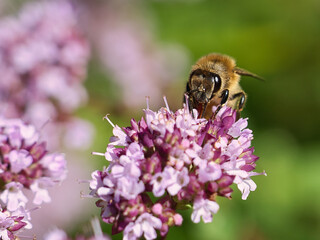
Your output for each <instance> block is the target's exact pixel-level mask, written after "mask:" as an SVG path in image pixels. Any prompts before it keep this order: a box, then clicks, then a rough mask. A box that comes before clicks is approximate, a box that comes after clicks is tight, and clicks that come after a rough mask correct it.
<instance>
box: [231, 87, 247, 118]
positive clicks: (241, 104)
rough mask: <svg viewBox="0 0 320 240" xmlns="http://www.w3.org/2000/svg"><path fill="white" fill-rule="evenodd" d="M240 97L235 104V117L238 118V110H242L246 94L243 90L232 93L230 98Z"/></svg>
mask: <svg viewBox="0 0 320 240" xmlns="http://www.w3.org/2000/svg"><path fill="white" fill-rule="evenodd" d="M235 98H240V100H239V102H238V106H237V119H239V118H240V112H241V111H242V110H243V107H244V104H245V102H246V95H245V94H244V92H239V93H236V94H234V95H233V96H232V97H231V99H235Z"/></svg>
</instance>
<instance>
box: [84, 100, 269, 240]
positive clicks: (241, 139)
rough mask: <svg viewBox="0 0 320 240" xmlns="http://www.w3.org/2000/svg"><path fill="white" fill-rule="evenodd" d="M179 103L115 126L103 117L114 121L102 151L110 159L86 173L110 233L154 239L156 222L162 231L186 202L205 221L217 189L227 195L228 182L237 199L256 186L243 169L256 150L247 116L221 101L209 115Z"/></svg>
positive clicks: (249, 169)
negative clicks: (235, 189) (239, 115)
mask: <svg viewBox="0 0 320 240" xmlns="http://www.w3.org/2000/svg"><path fill="white" fill-rule="evenodd" d="M187 109H188V107H187V106H185V107H184V108H183V109H180V110H178V111H177V112H175V113H173V112H171V111H170V110H169V107H168V106H167V107H166V108H161V109H160V110H159V111H158V112H153V111H151V110H150V109H149V107H148V108H147V109H146V110H145V118H142V119H141V120H140V121H139V122H137V121H135V120H134V119H132V120H131V126H129V127H126V128H122V129H121V128H120V127H119V126H116V125H113V124H112V123H111V122H110V120H109V119H108V118H107V117H106V118H107V119H108V120H109V122H110V123H111V124H112V125H113V127H114V128H113V135H114V136H112V137H111V139H110V143H109V144H108V146H107V150H106V152H105V154H103V155H104V156H105V158H106V159H107V160H108V161H110V164H109V166H108V167H107V168H105V169H104V170H103V171H95V172H93V173H92V180H91V182H90V189H91V192H90V195H92V196H93V197H96V198H99V200H98V201H97V202H96V205H97V206H98V207H99V208H101V217H102V219H103V221H105V222H106V223H110V224H113V234H115V233H118V232H121V231H123V234H124V238H123V239H138V238H140V237H142V236H144V238H146V239H155V238H156V237H157V232H156V230H158V231H159V232H160V235H161V236H165V235H166V234H167V233H168V230H169V228H170V227H172V226H177V225H181V224H182V220H183V219H182V216H181V215H180V214H179V213H177V210H179V209H185V208H187V207H188V206H192V208H193V212H192V215H191V219H192V221H193V222H195V223H198V222H199V221H200V219H201V218H202V219H203V221H204V222H206V223H207V222H211V221H212V216H213V214H215V213H216V212H217V211H218V209H219V205H218V203H217V202H216V200H217V197H218V196H222V197H227V198H230V196H231V193H232V189H231V187H230V185H231V184H232V183H236V184H237V186H238V188H239V190H240V191H241V192H242V199H246V198H247V197H248V195H249V193H250V191H254V190H255V189H256V184H255V183H254V182H253V180H251V176H254V175H257V174H261V173H255V172H252V171H253V170H254V169H255V166H256V164H255V162H256V161H257V160H258V157H257V156H255V155H253V151H254V149H253V147H251V140H252V139H253V135H252V131H251V130H250V129H248V128H247V124H248V123H247V119H239V120H237V121H236V112H235V111H234V110H232V109H231V108H229V107H226V106H224V107H222V109H221V110H220V111H219V112H218V113H217V114H216V116H215V118H214V119H210V120H206V119H198V118H197V112H196V111H195V110H194V112H193V114H191V113H190V112H189V111H188V110H187ZM96 154H97V155H99V153H96ZM262 174H264V173H262ZM152 195H153V196H152Z"/></svg>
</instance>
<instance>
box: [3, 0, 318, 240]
mask: <svg viewBox="0 0 320 240" xmlns="http://www.w3.org/2000/svg"><path fill="white" fill-rule="evenodd" d="M27 2H30V1H22V0H19V1H17V0H16V1H11V0H1V3H0V9H1V10H0V11H1V16H2V17H4V16H8V15H12V14H16V13H17V12H19V10H20V9H21V7H23V5H24V4H26V3H27ZM72 3H73V6H74V8H75V10H76V13H77V17H78V21H79V26H80V27H81V29H82V31H83V33H84V35H85V36H86V37H87V38H88V39H89V42H90V46H91V59H90V62H89V65H88V69H87V71H88V73H87V77H86V80H85V82H84V86H85V88H86V89H87V91H88V96H89V97H88V101H87V104H86V105H83V106H82V107H80V108H79V109H78V110H77V111H76V112H75V113H74V114H75V115H76V116H77V117H80V118H82V119H86V120H87V121H89V122H91V124H92V125H93V126H94V128H95V132H96V134H95V137H94V140H93V143H92V145H91V147H89V148H87V149H80V150H72V151H71V150H68V149H65V148H62V150H60V151H65V152H66V156H67V159H72V161H71V160H70V163H69V172H72V175H71V176H70V177H69V180H68V182H67V183H68V184H70V185H67V184H66V187H65V188H63V186H61V187H60V190H59V189H58V190H56V192H54V195H53V196H52V199H53V203H52V204H51V205H50V204H48V207H47V209H46V207H43V208H42V209H40V210H37V211H35V212H34V213H32V214H33V219H35V220H34V221H36V219H38V225H37V224H36V222H35V223H34V229H33V230H32V231H34V232H32V233H26V235H28V234H29V236H30V235H32V234H39V235H41V234H43V233H44V232H46V231H48V230H50V229H52V228H53V226H57V227H60V228H64V229H65V230H66V231H67V232H68V233H69V234H71V235H75V234H76V233H77V232H82V231H86V229H87V228H89V221H90V218H91V217H92V216H93V215H98V214H99V212H98V210H97V209H96V208H95V205H94V200H93V199H86V198H85V199H82V198H81V197H80V191H81V190H82V191H83V192H84V193H86V192H88V189H87V184H86V183H84V184H80V185H79V184H78V183H77V180H78V179H80V180H84V179H90V173H91V172H92V171H93V170H94V169H98V168H99V169H100V168H102V166H103V165H104V164H106V161H105V160H104V158H103V157H98V156H93V155H91V154H90V153H91V152H92V151H97V152H104V151H105V147H106V145H107V141H108V138H109V137H110V136H111V134H112V131H111V126H110V125H109V124H108V123H107V122H106V121H103V120H102V118H103V116H105V114H107V113H109V114H110V116H109V117H110V119H111V120H112V121H113V122H114V123H116V124H118V125H119V126H127V125H128V124H129V121H130V119H131V118H133V117H134V118H136V119H137V118H140V117H141V116H142V115H143V112H142V109H143V108H145V106H146V105H145V96H150V105H151V108H152V109H155V110H156V109H157V108H159V107H160V106H163V105H164V104H163V100H162V96H163V95H165V96H167V99H168V102H169V104H170V107H171V109H173V110H175V109H178V108H180V107H181V106H182V96H183V92H184V90H185V84H186V81H187V78H188V73H189V68H190V67H191V65H192V64H193V63H194V62H195V61H196V60H197V59H198V58H200V57H201V56H203V55H205V54H208V53H211V52H219V53H224V54H228V55H230V56H233V57H234V58H235V59H236V60H237V64H238V66H240V67H242V68H245V69H248V70H250V71H251V72H254V73H257V74H258V75H260V76H263V77H264V78H265V79H266V81H265V82H261V81H257V80H255V79H251V78H247V77H243V78H242V80H241V85H242V87H243V89H244V90H245V91H246V93H247V94H248V101H247V104H246V107H245V109H244V111H243V116H244V117H249V127H250V128H251V129H252V130H253V131H254V136H255V140H254V142H253V145H254V146H255V149H256V155H258V156H260V160H259V161H258V162H257V166H258V167H257V169H258V171H260V172H261V171H262V170H266V172H267V174H268V176H267V177H263V176H257V177H255V178H254V181H255V182H256V183H257V185H258V188H257V190H256V191H255V192H252V193H251V194H250V196H249V198H248V199H247V200H246V201H243V200H241V196H240V193H239V192H238V190H237V189H235V192H234V193H233V199H232V200H231V201H230V200H227V199H219V200H218V203H219V205H220V207H221V208H220V210H219V212H218V213H217V214H216V215H215V216H214V220H213V222H212V223H210V224H203V223H200V224H197V225H196V224H193V223H192V222H191V220H190V214H191V212H186V213H185V214H184V223H183V226H182V227H179V228H174V229H171V231H170V232H169V235H168V237H167V239H168V240H170V239H204V240H206V239H216V240H220V239H221V240H232V239H239V240H251V239H252V240H253V239H255V240H267V239H320V187H319V184H320V140H319V136H320V127H319V123H320V114H319V110H320V94H319V93H320V79H319V73H318V71H319V69H320V45H319V43H320V1H317V0H303V1H302V0H301V1H299V0H296V1H289V0H280V1H270V0H269V1H266V0H261V1H254V0H243V1H236V0H226V1H217V0H216V1H214V0H185V1H183V0H137V1H129V0H128V1H126V0H121V1H117V0H90V1H88V0H82V1H80V0H79V1H73V2H72ZM0 81H1V76H0ZM68 189H73V190H75V191H71V190H70V191H69V190H68ZM71 195H72V196H71ZM67 202H68V204H69V205H71V206H73V207H74V209H72V211H71V212H68V207H66V204H67ZM52 209H55V210H54V211H52ZM50 210H51V212H50ZM102 227H103V230H104V231H105V232H106V233H108V234H109V233H110V227H109V226H107V225H106V224H105V223H102ZM40 239H41V237H40ZM112 239H121V236H114V237H112Z"/></svg>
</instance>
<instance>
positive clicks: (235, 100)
mask: <svg viewBox="0 0 320 240" xmlns="http://www.w3.org/2000/svg"><path fill="white" fill-rule="evenodd" d="M240 75H246V76H251V77H254V78H260V77H259V76H257V75H255V74H253V73H250V72H248V71H247V70H244V69H241V68H238V67H237V66H236V62H235V60H234V59H233V58H232V57H229V56H227V55H222V54H218V53H211V54H209V55H206V56H204V57H201V58H200V59H199V60H198V61H197V62H196V63H195V64H194V65H193V66H192V68H191V72H190V76H189V80H188V83H187V88H186V92H185V94H187V96H188V103H189V108H190V110H191V109H197V110H198V112H199V117H204V118H206V119H209V118H211V117H212V115H213V113H212V107H213V106H222V105H224V104H227V105H228V106H229V107H232V108H234V109H236V110H237V112H238V115H239V114H240V112H241V111H242V109H243V107H244V103H245V100H246V93H245V92H244V91H243V90H242V88H241V86H240V84H239V82H240Z"/></svg>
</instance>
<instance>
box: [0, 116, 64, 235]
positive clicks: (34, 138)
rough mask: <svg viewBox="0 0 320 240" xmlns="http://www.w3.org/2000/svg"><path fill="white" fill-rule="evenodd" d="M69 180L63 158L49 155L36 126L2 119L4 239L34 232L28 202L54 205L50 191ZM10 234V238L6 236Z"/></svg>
mask: <svg viewBox="0 0 320 240" xmlns="http://www.w3.org/2000/svg"><path fill="white" fill-rule="evenodd" d="M65 177H66V160H65V158H64V155H63V154H48V153H47V150H46V146H45V143H44V142H41V143H40V142H39V133H38V132H37V131H36V129H35V127H34V126H32V125H27V124H25V123H23V122H22V121H21V120H19V119H4V118H0V205H1V212H0V216H1V218H0V231H1V234H2V235H1V236H2V239H13V237H12V235H11V233H12V232H13V231H16V230H18V229H20V228H22V227H25V228H31V227H32V226H31V224H30V222H29V220H30V214H29V212H30V211H29V210H27V209H26V203H27V202H28V198H27V197H26V195H25V193H24V192H26V190H30V191H31V192H32V193H33V203H34V204H36V205H40V204H42V203H43V202H50V200H51V199H50V196H49V193H48V190H47V189H48V188H50V187H52V186H54V185H56V184H57V183H60V182H61V181H62V180H63V179H64V178H65ZM3 234H4V235H5V234H7V237H4V235H3Z"/></svg>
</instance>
